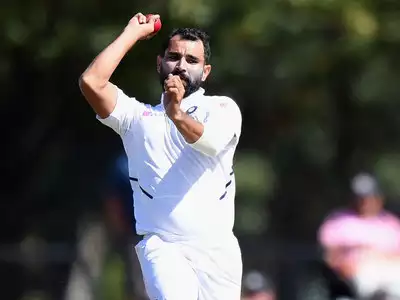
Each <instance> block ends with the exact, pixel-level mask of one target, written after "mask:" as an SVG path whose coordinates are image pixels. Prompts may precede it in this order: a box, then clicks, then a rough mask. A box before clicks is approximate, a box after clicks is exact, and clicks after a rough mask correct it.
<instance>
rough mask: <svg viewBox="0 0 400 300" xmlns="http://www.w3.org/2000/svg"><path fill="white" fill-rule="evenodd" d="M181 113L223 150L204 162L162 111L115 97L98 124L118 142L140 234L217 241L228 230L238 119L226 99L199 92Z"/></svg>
mask: <svg viewBox="0 0 400 300" xmlns="http://www.w3.org/2000/svg"><path fill="white" fill-rule="evenodd" d="M181 107H182V109H183V110H184V111H188V113H190V112H191V114H190V115H191V116H192V117H193V118H195V119H196V120H198V121H200V122H203V123H204V124H207V123H208V125H206V126H207V127H209V128H210V129H209V130H213V131H215V132H219V133H220V139H221V141H223V144H220V145H218V148H220V149H221V148H223V150H219V154H218V155H216V156H214V157H210V156H208V155H205V154H203V153H202V152H200V151H198V150H196V149H194V148H193V145H189V144H188V143H186V141H185V140H184V138H183V136H182V135H181V134H180V133H179V131H178V130H177V128H176V127H175V125H174V124H173V122H172V121H171V120H170V119H169V118H168V117H167V116H166V114H165V110H164V107H163V105H162V104H160V105H157V106H155V107H153V106H150V105H144V104H142V103H140V102H139V101H137V100H136V99H135V98H129V97H128V96H126V95H125V94H124V93H123V92H122V91H121V90H118V100H117V104H116V107H115V109H114V111H113V112H112V113H111V115H110V116H109V117H107V118H105V119H100V118H99V117H98V119H99V120H100V121H101V122H102V123H103V124H105V125H107V126H109V127H111V128H112V129H114V130H115V131H116V132H117V133H118V134H119V135H120V136H121V138H122V141H123V144H124V147H125V151H126V153H127V156H128V164H129V174H130V176H131V177H133V178H134V180H136V179H137V181H134V180H133V181H131V184H132V189H133V191H134V197H133V198H134V207H135V218H136V222H137V223H136V229H137V232H138V234H143V235H144V234H149V233H157V234H159V235H161V236H163V237H164V238H165V239H170V240H180V239H183V240H187V239H194V238H195V239H203V240H207V241H208V240H210V239H215V240H217V239H218V238H219V236H221V235H222V236H224V235H229V234H230V233H231V232H232V228H233V223H234V197H235V177H234V175H233V172H232V164H233V157H234V152H235V148H236V145H237V143H238V140H239V136H240V129H241V118H237V116H232V114H233V113H235V114H238V113H239V115H240V111H239V108H238V107H237V105H236V103H235V102H234V101H233V100H231V99H230V98H228V97H219V96H205V95H204V90H202V89H201V90H199V91H197V92H196V93H194V94H192V95H191V96H189V97H188V98H186V99H184V100H183V101H182V104H181ZM224 124H229V125H226V126H225V125H224ZM220 128H223V130H221V129H220ZM234 136H236V138H233V137H234ZM227 185H228V186H227ZM148 195H150V196H151V197H149V196H148ZM224 195H225V196H224ZM223 196H224V197H223ZM221 197H222V199H221V200H220V198H221ZM151 198H152V199H151Z"/></svg>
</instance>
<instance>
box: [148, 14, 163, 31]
mask: <svg viewBox="0 0 400 300" xmlns="http://www.w3.org/2000/svg"><path fill="white" fill-rule="evenodd" d="M151 16H152V15H151V14H149V15H146V18H147V22H149V20H150V17H151ZM161 26H162V24H161V20H160V19H156V20H155V22H154V31H153V34H155V33H157V32H158V31H160V29H161Z"/></svg>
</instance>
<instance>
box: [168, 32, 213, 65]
mask: <svg viewBox="0 0 400 300" xmlns="http://www.w3.org/2000/svg"><path fill="white" fill-rule="evenodd" d="M176 35H179V36H180V37H181V39H183V40H188V41H202V43H203V47H204V59H205V62H206V63H208V62H209V61H210V58H211V48H210V37H209V35H208V34H207V33H206V32H204V31H203V30H201V29H198V28H178V29H175V30H173V31H172V32H171V34H170V35H169V36H168V38H167V40H165V41H164V43H163V45H162V53H161V56H164V53H165V51H166V50H167V49H168V46H169V42H170V40H171V39H172V38H173V37H174V36H176Z"/></svg>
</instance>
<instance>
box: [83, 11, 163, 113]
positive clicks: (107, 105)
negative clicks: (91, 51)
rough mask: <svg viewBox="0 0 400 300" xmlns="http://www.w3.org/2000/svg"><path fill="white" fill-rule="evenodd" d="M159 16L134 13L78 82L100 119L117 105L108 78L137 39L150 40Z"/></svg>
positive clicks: (114, 88)
mask: <svg viewBox="0 0 400 300" xmlns="http://www.w3.org/2000/svg"><path fill="white" fill-rule="evenodd" d="M159 17H160V16H159V15H152V16H151V17H150V18H149V19H148V20H147V18H146V16H144V15H143V14H141V13H138V14H136V15H135V16H134V17H133V18H132V19H131V20H130V21H129V23H128V25H127V26H126V27H125V29H124V31H123V32H122V33H121V34H120V35H119V36H118V37H117V38H116V39H115V40H114V42H112V43H111V44H110V45H109V46H108V47H107V48H106V49H104V50H103V51H102V52H101V53H100V54H99V55H98V56H97V57H96V58H95V59H94V61H93V62H92V63H91V64H90V66H89V67H88V68H87V69H86V71H85V72H84V73H83V74H82V75H81V77H80V79H79V86H80V89H81V91H82V94H83V95H84V97H85V98H86V100H87V101H88V103H89V104H90V106H91V107H92V108H93V110H94V111H95V112H96V113H97V115H98V116H99V117H100V118H107V117H108V116H109V115H110V114H111V113H112V112H113V110H114V108H115V106H116V103H117V95H118V90H117V88H116V86H115V85H114V84H112V83H111V82H110V78H111V75H112V74H113V72H114V71H115V69H116V68H117V66H118V65H119V63H120V62H121V60H122V58H123V57H124V56H125V55H126V53H127V52H128V51H129V50H130V49H131V48H132V47H133V45H135V43H136V42H137V41H138V40H141V39H144V38H146V37H149V36H150V35H151V34H152V33H153V30H154V22H155V20H156V19H158V18H159Z"/></svg>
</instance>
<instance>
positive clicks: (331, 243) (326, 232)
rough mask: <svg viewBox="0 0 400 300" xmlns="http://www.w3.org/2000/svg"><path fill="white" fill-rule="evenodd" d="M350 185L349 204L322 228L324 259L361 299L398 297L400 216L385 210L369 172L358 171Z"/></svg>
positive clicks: (381, 197) (330, 217)
mask: <svg viewBox="0 0 400 300" xmlns="http://www.w3.org/2000/svg"><path fill="white" fill-rule="evenodd" d="M351 190H352V193H353V196H354V197H353V200H352V202H351V204H350V207H349V208H347V209H342V210H338V211H336V212H334V213H333V214H331V215H329V216H328V218H327V219H326V220H325V221H324V223H323V224H322V225H321V227H320V230H319V234H318V238H319V242H320V244H321V246H322V248H323V251H324V259H325V261H326V263H327V265H328V266H329V267H330V268H331V269H332V270H333V271H334V272H335V273H336V274H338V275H339V276H340V277H341V278H343V279H344V280H345V282H347V283H348V284H349V286H350V288H351V289H352V290H353V291H354V292H355V294H356V296H357V297H358V298H360V299H400V221H399V219H398V218H397V217H396V216H395V215H394V214H392V213H390V212H389V211H387V210H385V209H384V197H383V194H382V192H381V190H380V188H379V186H378V183H377V181H376V179H375V178H374V177H373V176H371V175H370V174H366V173H361V174H358V175H357V176H355V177H354V178H353V180H352V182H351ZM374 297H378V298H374Z"/></svg>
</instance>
